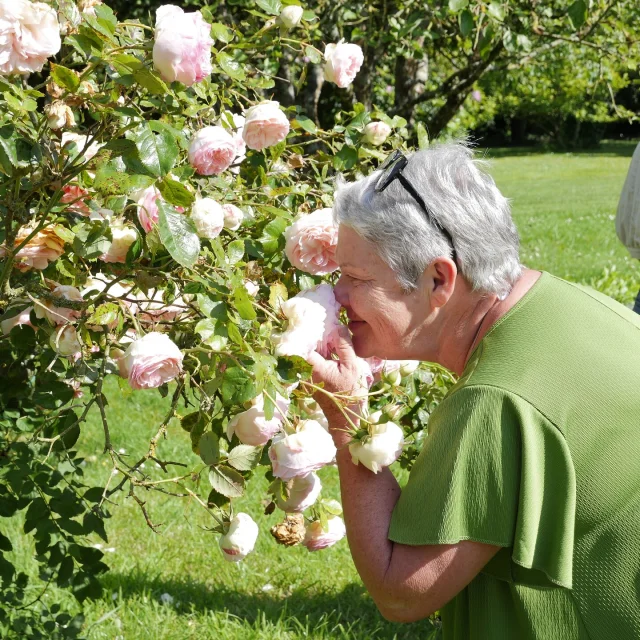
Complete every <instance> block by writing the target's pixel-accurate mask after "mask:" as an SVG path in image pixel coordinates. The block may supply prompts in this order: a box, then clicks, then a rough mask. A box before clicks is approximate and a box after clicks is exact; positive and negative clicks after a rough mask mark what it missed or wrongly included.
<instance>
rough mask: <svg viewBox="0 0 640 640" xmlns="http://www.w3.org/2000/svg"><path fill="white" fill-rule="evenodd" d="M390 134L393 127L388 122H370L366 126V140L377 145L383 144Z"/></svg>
mask: <svg viewBox="0 0 640 640" xmlns="http://www.w3.org/2000/svg"><path fill="white" fill-rule="evenodd" d="M390 134H391V127H390V126H389V125H388V124H387V123H386V122H370V123H369V124H368V125H367V126H366V127H365V128H364V137H365V140H366V141H367V142H368V143H370V144H372V145H374V146H376V147H378V146H380V145H381V144H383V143H384V141H385V140H386V139H387V138H388V137H389V135H390Z"/></svg>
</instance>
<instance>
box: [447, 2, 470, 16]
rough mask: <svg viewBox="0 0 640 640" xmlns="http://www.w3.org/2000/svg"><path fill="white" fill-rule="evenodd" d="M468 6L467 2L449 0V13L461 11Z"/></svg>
mask: <svg viewBox="0 0 640 640" xmlns="http://www.w3.org/2000/svg"><path fill="white" fill-rule="evenodd" d="M468 4H469V0H449V11H455V12H456V13H457V12H458V11H462V10H463V9H465V8H466V7H467V5H468Z"/></svg>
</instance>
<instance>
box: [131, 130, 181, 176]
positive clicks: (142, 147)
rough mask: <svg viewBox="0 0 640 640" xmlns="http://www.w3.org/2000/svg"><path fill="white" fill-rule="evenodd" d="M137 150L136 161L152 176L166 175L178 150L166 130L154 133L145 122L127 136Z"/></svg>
mask: <svg viewBox="0 0 640 640" xmlns="http://www.w3.org/2000/svg"><path fill="white" fill-rule="evenodd" d="M127 137H128V138H130V139H132V140H133V141H134V143H135V145H136V147H137V149H138V159H139V160H140V162H141V163H142V165H143V166H144V167H145V168H146V169H147V171H149V172H150V173H151V174H152V175H154V176H156V177H158V178H159V177H161V176H164V175H167V173H169V171H171V169H172V168H173V165H174V164H175V162H176V159H177V158H178V154H179V153H180V149H179V148H178V145H177V143H176V141H175V139H174V138H173V136H172V135H171V134H170V133H169V131H167V130H166V129H164V128H163V129H162V130H161V131H160V132H159V133H158V134H156V133H154V132H153V130H152V128H151V126H150V124H149V123H148V122H145V123H143V124H141V125H140V126H139V127H138V128H137V129H135V131H133V132H130V133H129V134H128V135H127Z"/></svg>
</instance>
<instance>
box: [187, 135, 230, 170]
mask: <svg viewBox="0 0 640 640" xmlns="http://www.w3.org/2000/svg"><path fill="white" fill-rule="evenodd" d="M237 151H238V145H237V142H236V141H235V140H234V138H233V136H232V135H231V134H230V133H228V132H227V131H225V129H223V128H222V127H217V126H216V127H204V128H203V129H200V130H199V131H198V132H197V133H196V134H195V135H194V136H193V138H192V140H191V144H190V145H189V164H190V165H191V166H192V167H193V168H194V169H195V170H196V173H198V174H199V175H201V176H212V175H219V174H221V173H222V172H223V171H225V170H226V169H228V168H229V167H230V166H231V164H232V163H233V161H234V160H235V157H236V155H237Z"/></svg>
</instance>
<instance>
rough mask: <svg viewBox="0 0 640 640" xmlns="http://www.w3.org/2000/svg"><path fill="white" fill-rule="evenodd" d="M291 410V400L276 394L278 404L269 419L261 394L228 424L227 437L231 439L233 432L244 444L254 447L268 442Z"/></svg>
mask: <svg viewBox="0 0 640 640" xmlns="http://www.w3.org/2000/svg"><path fill="white" fill-rule="evenodd" d="M288 411H289V400H288V399H286V398H283V397H282V396H281V395H280V394H276V406H275V407H274V410H273V417H272V418H271V420H267V418H266V416H265V413H264V396H263V395H262V394H260V395H259V396H257V397H256V398H254V399H253V401H252V406H251V408H249V409H247V411H243V412H242V413H239V414H237V415H236V416H234V417H233V418H232V419H231V420H229V423H228V424H227V438H228V439H229V440H231V438H233V434H234V433H235V435H237V436H238V440H240V442H242V443H243V444H249V445H252V446H254V447H259V446H262V445H263V444H267V442H269V440H271V438H273V436H274V435H276V433H278V431H280V428H281V427H282V421H283V419H284V416H286V415H287V412H288Z"/></svg>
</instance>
